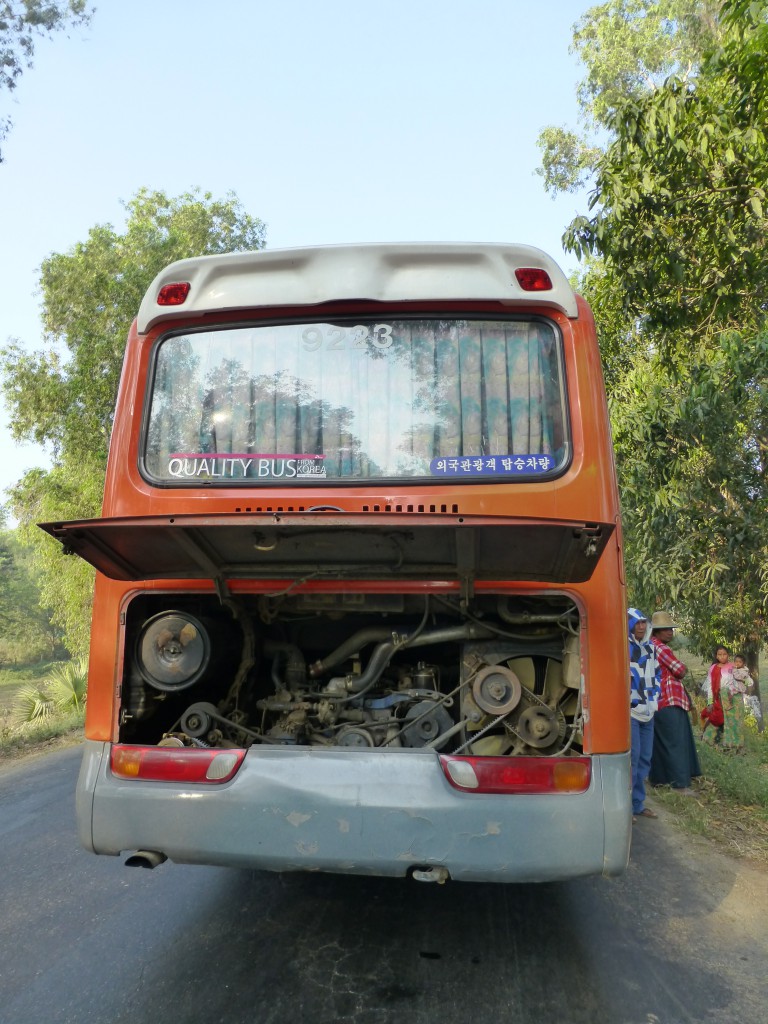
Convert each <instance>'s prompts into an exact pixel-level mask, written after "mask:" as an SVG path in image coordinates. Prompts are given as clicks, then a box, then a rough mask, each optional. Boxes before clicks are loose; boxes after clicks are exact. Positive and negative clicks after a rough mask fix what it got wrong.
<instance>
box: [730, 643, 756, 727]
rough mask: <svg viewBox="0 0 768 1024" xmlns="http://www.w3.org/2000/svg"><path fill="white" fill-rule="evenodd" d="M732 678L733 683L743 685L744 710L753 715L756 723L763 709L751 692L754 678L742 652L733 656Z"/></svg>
mask: <svg viewBox="0 0 768 1024" xmlns="http://www.w3.org/2000/svg"><path fill="white" fill-rule="evenodd" d="M733 666H734V667H733V679H734V683H735V684H738V685H739V686H740V687H743V689H742V690H741V693H742V694H744V696H743V700H744V710H745V711H746V712H747V713H748V714H751V715H753V716H754V718H755V719H756V720H757V722H758V724H759V723H760V721H761V720H762V717H763V709H762V708H761V707H760V698H759V697H758V696H757V695H756V694H755V693H753V688H754V685H755V684H754V680H753V679H752V676H751V675H750V674H749V669H748V668H747V664H746V659H745V657H744V655H743V654H735V655H734V657H733Z"/></svg>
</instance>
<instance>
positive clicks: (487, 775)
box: [440, 754, 592, 793]
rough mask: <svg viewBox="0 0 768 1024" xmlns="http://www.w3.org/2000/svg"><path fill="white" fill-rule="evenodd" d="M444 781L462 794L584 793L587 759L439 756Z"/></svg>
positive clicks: (588, 770) (588, 767)
mask: <svg viewBox="0 0 768 1024" xmlns="http://www.w3.org/2000/svg"><path fill="white" fill-rule="evenodd" d="M440 763H441V765H442V767H443V771H444V772H445V777H446V778H447V779H448V781H449V782H450V784H451V785H452V786H454V787H455V788H456V789H460V790H461V791H462V792H463V793H584V792H585V791H586V790H587V789H588V788H589V782H590V779H591V777H592V765H591V761H590V759H589V758H588V757H453V756H452V755H450V754H443V755H441V756H440Z"/></svg>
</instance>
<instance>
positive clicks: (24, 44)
mask: <svg viewBox="0 0 768 1024" xmlns="http://www.w3.org/2000/svg"><path fill="white" fill-rule="evenodd" d="M92 15H93V10H89V9H88V7H87V3H86V0H2V2H0V89H7V90H8V91H9V92H12V91H13V90H14V89H15V88H16V85H17V82H18V79H19V78H20V76H21V74H22V72H23V71H24V69H25V68H30V67H32V62H33V58H34V55H35V44H36V42H37V41H38V40H39V39H40V38H42V37H43V36H45V35H50V34H51V33H53V32H61V31H63V30H65V29H67V28H79V27H81V26H83V25H87V24H88V22H89V21H90V20H91V17H92ZM10 127H11V120H10V118H3V119H0V141H2V140H3V139H4V138H5V137H6V135H7V134H8V131H9V129H10ZM2 160H3V157H2V153H0V163H2Z"/></svg>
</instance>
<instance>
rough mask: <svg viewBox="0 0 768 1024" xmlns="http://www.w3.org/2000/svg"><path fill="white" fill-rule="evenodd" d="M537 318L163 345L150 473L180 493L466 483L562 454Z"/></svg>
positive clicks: (214, 335) (320, 328)
mask: <svg viewBox="0 0 768 1024" xmlns="http://www.w3.org/2000/svg"><path fill="white" fill-rule="evenodd" d="M561 366H562V363H561V354H560V342H559V335H558V332H557V329H556V327H555V326H554V325H553V324H552V323H551V322H550V321H548V320H544V319H509V320H500V321H497V320H459V319H452V320H437V319H410V320H388V321H384V322H375V321H370V322H367V323H362V322H358V323H343V322H337V323H312V324H307V323H302V324H269V325H258V326H252V327H235V328H230V329H224V328H222V329H217V330H209V331H200V332H195V333H188V334H177V335H173V336H169V337H166V338H164V339H163V340H162V341H161V342H160V343H159V345H158V347H157V349H156V355H155V364H154V373H153V375H152V385H151V395H150V401H149V420H148V423H147V427H146V433H145V448H144V465H143V469H144V471H145V473H146V474H147V476H148V477H149V478H150V479H152V480H153V481H156V482H160V483H164V484H170V485H178V484H194V483H201V482H208V483H216V482H218V483H222V484H227V485H230V484H232V483H234V482H237V481H238V480H240V481H248V483H249V484H251V485H253V484H259V483H263V484H272V485H274V484H275V483H277V482H279V483H280V484H281V485H282V484H288V485H302V484H307V483H313V482H319V481H327V482H331V483H333V482H343V483H354V482H366V481H369V480H416V479H419V480H429V482H431V483H437V482H439V481H440V480H441V479H446V478H454V479H455V478H461V479H464V480H467V481H471V480H481V479H482V480H487V479H488V478H489V477H490V478H494V479H498V478H503V479H516V478H525V477H528V478H530V477H531V476H541V475H543V474H547V475H549V474H551V473H553V472H555V471H557V470H558V469H559V468H561V467H562V466H563V464H564V462H565V458H566V427H565V424H566V417H565V402H564V387H563V380H562V369H561Z"/></svg>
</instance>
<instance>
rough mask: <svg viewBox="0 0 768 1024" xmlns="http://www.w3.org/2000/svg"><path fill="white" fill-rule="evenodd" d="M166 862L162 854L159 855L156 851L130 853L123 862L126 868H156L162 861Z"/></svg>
mask: <svg viewBox="0 0 768 1024" xmlns="http://www.w3.org/2000/svg"><path fill="white" fill-rule="evenodd" d="M166 860H168V858H167V857H166V855H165V854H164V853H159V852H158V851H157V850H137V851H136V853H132V854H131V856H130V857H129V858H128V860H127V861H126V862H125V866H126V867H127V868H149V869H151V868H156V867H157V866H158V865H159V864H162V863H163V861H166Z"/></svg>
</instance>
